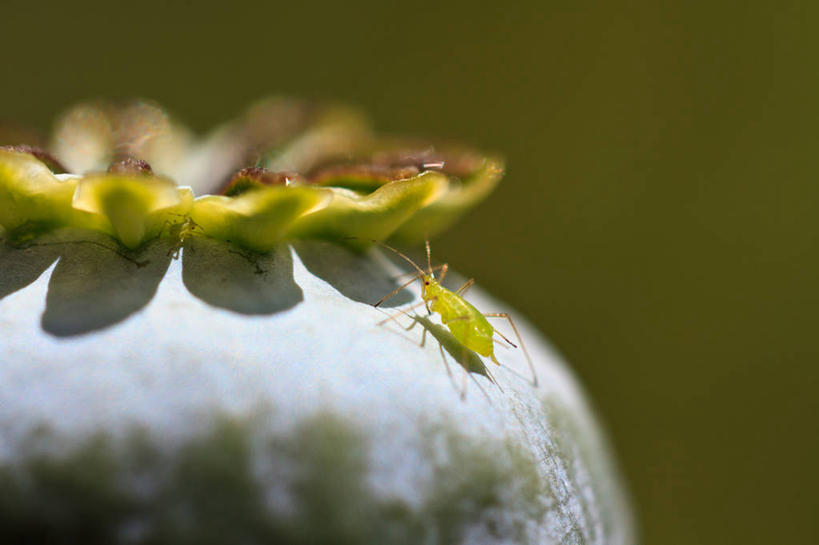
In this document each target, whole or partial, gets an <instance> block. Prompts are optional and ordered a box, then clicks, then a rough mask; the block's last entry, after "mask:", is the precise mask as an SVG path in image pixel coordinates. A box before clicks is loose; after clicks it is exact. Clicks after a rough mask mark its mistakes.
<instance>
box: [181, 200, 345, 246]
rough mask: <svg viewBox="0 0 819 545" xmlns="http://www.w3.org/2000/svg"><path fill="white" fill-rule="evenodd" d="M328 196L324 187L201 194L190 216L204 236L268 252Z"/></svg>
mask: <svg viewBox="0 0 819 545" xmlns="http://www.w3.org/2000/svg"><path fill="white" fill-rule="evenodd" d="M331 199H332V193H331V192H330V190H326V189H320V188H313V187H260V188H258V189H255V190H253V191H248V192H246V193H243V194H242V195H239V196H238V197H225V196H222V195H207V196H204V197H200V198H198V199H196V201H194V204H193V209H192V210H191V219H193V221H195V222H196V223H197V224H198V225H199V226H200V227H201V228H202V232H203V234H204V235H205V236H208V237H211V238H217V239H222V240H229V241H231V242H234V243H236V244H239V245H240V246H243V247H245V248H247V249H249V250H253V251H256V252H268V251H270V250H271V249H273V247H274V246H276V244H278V243H279V242H280V241H282V240H283V239H285V238H286V237H287V236H288V233H289V231H290V229H291V227H292V226H293V224H294V222H297V221H298V220H299V218H302V217H303V216H305V215H312V214H315V213H317V212H316V210H321V209H322V208H324V207H325V206H327V205H328V204H329V203H330V201H331Z"/></svg>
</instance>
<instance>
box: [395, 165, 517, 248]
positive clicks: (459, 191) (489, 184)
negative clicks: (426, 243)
mask: <svg viewBox="0 0 819 545" xmlns="http://www.w3.org/2000/svg"><path fill="white" fill-rule="evenodd" d="M503 173H504V164H503V161H502V160H501V159H499V158H487V159H485V160H484V162H483V165H482V166H481V167H480V168H479V169H478V170H477V171H475V172H474V173H473V174H471V175H470V176H468V177H466V178H465V179H464V180H462V181H460V183H458V182H453V183H451V184H450V186H449V191H447V192H446V193H445V194H444V195H442V196H441V198H439V199H437V200H435V201H433V202H431V203H430V204H429V205H427V206H425V207H424V208H422V209H420V210H418V211H417V212H416V213H415V214H414V215H413V216H412V217H411V218H409V219H408V220H407V221H406V222H405V223H404V224H403V225H401V227H400V228H398V229H397V230H396V231H395V233H393V235H392V239H393V240H395V241H397V242H400V243H403V244H415V243H418V242H423V240H424V237H426V236H429V237H432V236H434V235H436V234H438V233H441V232H443V231H445V230H446V229H448V228H449V227H450V226H451V225H452V224H453V223H455V222H456V221H457V220H458V218H460V217H461V215H462V214H463V213H464V212H466V211H467V210H468V209H470V208H472V207H473V206H475V205H476V204H478V203H479V202H480V201H482V200H483V199H484V198H486V196H487V195H489V193H491V192H492V190H493V189H495V186H497V185H498V182H499V181H500V179H501V178H502V177H503Z"/></svg>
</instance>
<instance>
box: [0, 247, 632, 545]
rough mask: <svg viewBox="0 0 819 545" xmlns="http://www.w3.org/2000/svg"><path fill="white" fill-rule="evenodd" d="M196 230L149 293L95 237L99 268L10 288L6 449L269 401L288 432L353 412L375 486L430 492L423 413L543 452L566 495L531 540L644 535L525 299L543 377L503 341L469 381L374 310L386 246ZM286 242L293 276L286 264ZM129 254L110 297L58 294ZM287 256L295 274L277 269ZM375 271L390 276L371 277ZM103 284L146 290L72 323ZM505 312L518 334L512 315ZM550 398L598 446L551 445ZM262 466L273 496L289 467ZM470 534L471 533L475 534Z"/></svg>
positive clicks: (3, 334)
mask: <svg viewBox="0 0 819 545" xmlns="http://www.w3.org/2000/svg"><path fill="white" fill-rule="evenodd" d="M195 246H196V248H195V250H196V257H194V254H193V253H191V254H189V255H188V256H185V260H184V261H185V268H186V270H185V272H184V274H183V260H182V259H180V260H171V261H170V264H169V267H168V269H167V271H166V272H164V273H163V270H162V266H160V268H159V269H158V272H156V273H155V275H156V280H157V282H158V287H156V292H155V293H153V294H151V293H150V292H151V290H152V289H153V288H152V287H151V286H150V282H149V283H148V284H149V285H148V287H147V288H146V287H145V286H140V287H138V288H133V286H131V285H130V284H129V282H131V281H132V280H130V278H131V276H129V275H135V276H136V275H139V274H142V273H141V272H140V271H138V270H136V269H135V267H134V266H133V265H132V264H131V263H128V262H127V261H125V260H124V259H121V258H119V256H112V255H110V253H109V252H107V251H106V250H99V249H94V248H91V249H88V250H87V251H89V252H90V254H89V255H93V256H97V257H98V258H99V259H101V260H102V261H104V262H103V263H100V264H99V268H95V267H94V265H93V264H91V265H87V264H86V265H84V266H86V267H88V268H87V269H86V270H84V271H82V272H81V273H78V274H73V275H72V273H71V271H70V270H67V269H65V270H64V271H63V272H64V273H66V274H63V275H62V276H63V280H61V284H60V285H59V286H52V287H49V282H50V278H51V276H52V274H53V273H54V272H55V268H59V267H60V266H61V264H55V265H51V266H49V267H48V268H47V269H46V270H45V272H43V273H42V274H40V275H39V277H37V278H36V280H34V281H33V282H31V283H30V284H29V285H27V286H25V287H22V288H20V289H17V290H16V291H13V292H11V293H9V294H8V295H7V296H6V297H5V298H3V299H0V362H2V364H0V462H8V461H13V460H14V459H15V457H16V456H18V455H19V452H20V448H21V445H22V443H23V442H24V441H25V439H26V437H27V435H28V434H30V433H31V432H32V430H34V429H36V428H37V427H38V426H41V425H43V424H47V425H48V426H49V428H50V429H51V430H53V431H54V432H55V433H56V434H57V435H58V436H61V437H64V438H66V441H78V440H81V439H82V438H84V437H88V436H90V435H91V434H94V433H96V432H100V431H104V432H106V433H109V434H111V435H112V436H114V437H116V436H118V435H120V434H122V433H125V432H126V431H127V430H129V429H132V428H133V427H135V426H139V427H142V428H144V429H146V430H148V431H149V432H150V434H151V436H152V437H153V438H154V439H156V440H157V441H158V442H159V443H160V444H162V445H166V446H167V448H169V449H172V448H175V446H177V445H180V444H182V443H183V442H184V441H185V440H186V438H189V437H192V436H195V435H196V434H198V433H202V432H203V431H205V430H206V428H207V427H208V425H209V422H210V421H211V420H210V419H211V416H212V415H216V414H219V415H225V414H227V415H231V416H236V417H243V416H246V415H252V414H254V413H255V412H258V410H259V408H260V407H262V408H265V407H266V408H270V417H269V418H266V419H264V420H263V421H261V422H259V423H258V425H259V426H262V427H269V429H270V431H271V432H276V433H281V432H286V430H288V429H292V427H293V426H296V425H297V424H298V423H299V422H302V421H304V420H305V419H307V418H309V417H310V416H311V415H315V414H317V413H319V412H325V413H328V412H329V413H331V414H334V415H338V416H340V417H342V418H344V419H345V420H346V421H349V422H351V423H353V424H354V425H355V426H356V428H357V429H359V430H361V432H362V434H363V436H364V437H366V438H367V440H368V444H369V445H371V448H370V450H369V453H368V456H369V467H370V470H369V471H370V473H369V479H368V482H369V483H370V485H371V487H372V489H373V491H374V493H376V494H377V495H379V496H383V497H398V498H401V499H403V500H405V501H406V502H408V503H409V504H410V505H416V504H418V503H419V502H421V501H422V500H423V498H422V497H420V494H421V492H419V491H421V490H423V489H424V488H423V486H422V483H425V482H427V481H428V480H429V479H430V478H431V475H430V471H429V465H430V464H429V463H428V460H427V459H426V456H428V451H424V448H423V447H424V445H422V444H421V439H420V437H421V434H420V429H421V428H423V427H429V426H431V425H432V426H434V425H435V424H436V423H442V424H446V425H452V424H454V425H455V427H456V428H457V430H458V432H459V433H461V434H463V435H464V436H465V437H473V438H476V439H479V440H498V441H505V440H513V441H515V442H516V443H518V444H520V445H521V446H522V447H523V449H524V450H525V451H526V452H527V453H528V454H529V455H530V456H531V457H532V459H534V460H536V461H537V469H538V472H539V473H540V474H541V476H542V477H543V478H544V479H546V481H547V482H548V483H550V487H551V489H552V493H553V494H554V496H555V497H556V498H557V504H556V506H555V507H554V508H552V509H550V510H549V512H548V513H547V515H546V517H545V518H544V521H543V523H542V524H541V525H540V526H539V527H538V526H537V525H535V526H533V527H531V528H529V532H530V537H531V538H532V542H535V543H541V542H542V543H551V542H555V541H560V540H561V537H560V536H565V535H568V534H569V530H570V528H571V526H572V525H574V526H575V527H579V528H580V529H581V530H582V533H583V535H584V539H585V540H586V542H589V543H592V542H594V543H606V544H610V545H612V544H613V545H616V544H626V543H631V542H633V539H634V536H633V531H632V527H631V521H630V513H629V507H628V502H627V499H626V497H625V494H624V492H623V489H622V486H621V483H620V481H619V479H618V477H617V472H616V469H615V468H614V467H613V464H612V463H611V459H610V456H609V451H608V448H607V445H606V441H605V438H604V437H603V436H602V434H601V433H600V431H599V428H598V425H597V423H596V422H595V419H594V417H593V415H592V414H591V412H590V410H589V407H588V406H587V404H586V401H585V400H584V395H583V393H582V391H581V390H580V389H579V388H578V386H577V384H576V381H575V380H574V378H573V376H572V374H571V372H570V371H569V370H568V369H567V366H566V365H565V364H564V363H563V362H562V361H561V359H560V358H559V356H558V355H557V354H556V353H555V351H554V350H553V349H551V348H550V347H549V345H548V344H547V342H545V341H544V339H543V337H542V336H541V335H540V334H539V333H538V332H537V331H536V330H535V329H534V328H533V327H531V326H530V325H529V324H527V323H526V322H525V320H523V319H522V318H521V317H520V316H519V315H517V314H515V313H514V312H513V313H512V314H513V316H514V317H515V319H516V323H517V325H518V327H519V329H520V333H521V335H522V337H523V338H524V340H525V342H526V344H527V345H528V348H529V351H530V353H531V355H532V358H533V360H534V362H535V366H536V370H537V378H538V381H539V386H537V387H533V386H532V385H531V384H530V383H529V382H528V379H529V376H530V375H529V370H528V367H527V364H526V360H525V359H524V357H523V354H522V352H521V350H519V349H518V350H516V349H511V348H510V349H503V348H500V347H499V348H497V350H496V353H497V356H498V359H499V360H500V361H501V362H502V363H503V364H504V367H502V368H498V367H497V366H495V365H494V364H493V363H491V362H489V361H488V360H487V368H488V369H489V371H490V372H491V373H492V375H493V376H494V377H495V379H496V380H497V382H498V385H499V386H500V388H499V387H497V386H496V385H494V384H492V383H491V382H490V381H489V380H488V379H487V378H486V377H485V376H480V375H476V374H472V375H471V377H470V378H469V379H467V380H466V382H465V384H466V397H465V399H461V397H460V395H459V391H458V389H459V388H460V387H461V384H462V380H463V378H464V377H465V376H466V375H465V371H464V369H463V368H462V367H461V366H459V365H458V364H457V363H456V362H455V361H454V360H452V358H451V356H450V355H449V354H447V358H448V361H449V364H450V367H451V369H452V372H453V375H454V381H453V380H451V379H450V377H449V375H448V374H447V371H446V367H445V365H444V363H443V361H442V359H441V353H440V351H439V346H438V342H437V341H436V339H435V338H434V337H432V336H431V335H427V340H426V344H425V346H424V347H421V346H420V345H419V344H420V341H421V337H422V332H423V329H422V326H421V325H417V326H416V327H414V328H413V329H411V330H409V331H404V330H403V329H402V327H401V326H402V325H403V326H406V325H408V324H409V323H411V320H410V319H409V318H407V317H406V316H403V315H399V316H398V319H397V321H396V322H388V323H387V324H383V325H380V324H379V322H380V321H382V320H383V319H384V318H385V317H386V316H387V315H395V314H396V312H395V310H391V309H390V308H385V309H384V311H383V312H382V311H379V310H377V309H375V308H373V306H372V305H371V304H370V303H372V301H374V300H377V299H378V297H380V295H383V294H384V293H385V292H384V291H383V290H384V289H385V287H384V286H386V287H389V283H386V284H385V281H384V279H385V278H390V277H391V276H393V275H394V274H396V272H400V271H398V269H397V268H396V266H395V264H394V263H393V261H392V259H391V257H390V258H388V257H387V256H386V255H384V254H383V253H380V252H379V251H373V252H372V253H371V254H370V256H369V257H367V258H353V257H350V256H346V253H345V251H344V250H340V249H338V248H335V247H332V246H331V245H326V244H322V243H310V244H304V245H302V246H301V248H302V249H300V250H298V251H296V250H294V249H293V248H282V249H281V250H279V251H278V252H276V254H275V255H274V257H271V258H268V260H267V261H266V262H257V263H251V260H250V259H249V258H248V257H247V256H242V255H239V254H236V253H228V252H224V251H222V250H221V249H220V248H217V247H215V246H213V245H212V244H210V243H207V242H199V243H197V244H196V245H195ZM80 250H81V249H80ZM80 250H78V251H80ZM302 250H303V251H304V252H309V253H310V254H311V255H312V258H311V259H312V263H313V264H314V267H313V268H314V269H315V268H319V269H322V270H324V271H330V272H329V276H328V275H327V274H325V275H323V276H324V277H325V278H327V277H332V278H331V281H330V282H328V281H326V279H323V278H320V277H319V276H316V275H314V274H313V273H312V272H311V270H310V269H309V268H308V267H306V266H305V262H307V261H308V260H307V259H305V260H302V258H300V253H302ZM0 251H2V250H0ZM13 251H16V250H7V252H13ZM82 251H86V250H82ZM186 251H189V250H186ZM10 255H11V254H9V253H7V254H6V255H5V257H6V258H9V256H10ZM155 255H158V256H164V252H157V253H155ZM334 256H338V257H337V258H336V257H334ZM55 258H56V256H55ZM84 259H89V256H88V255H86V256H85V257H84ZM291 260H292V279H291V278H290V276H289V275H288V274H287V270H288V269H289V268H290V267H291ZM159 261H160V262H162V261H163V260H162V259H159ZM116 262H119V264H118V265H115V267H121V268H122V271H125V272H124V273H123V277H122V278H114V279H113V280H111V282H113V284H114V287H113V288H111V286H108V287H107V288H105V287H103V288H101V292H100V294H99V297H100V298H101V299H100V300H95V296H94V294H93V292H92V293H91V294H90V295H89V298H88V300H87V301H86V302H85V303H82V302H80V303H77V302H76V301H75V302H72V303H70V304H68V305H67V306H65V305H63V307H62V308H63V310H62V311H60V310H59V309H60V302H59V301H58V300H57V297H58V296H59V295H60V293H63V294H65V293H69V294H70V293H71V290H72V289H73V288H74V287H75V286H76V285H79V284H80V283H83V282H86V283H89V282H90V283H93V282H94V281H95V280H94V275H95V274H97V273H99V271H100V270H103V268H104V267H108V268H110V267H111V266H112V265H111V263H116ZM74 263H76V261H75V262H74ZM64 265H65V266H67V267H70V266H71V263H70V262H67V263H66V264H64ZM129 267H130V268H131V269H129ZM333 267H344V268H345V270H336V271H333ZM148 268H150V265H149V266H148ZM233 268H239V269H247V270H246V271H245V272H244V273H243V274H245V276H243V277H242V276H240V277H239V278H235V277H229V276H228V275H229V274H231V271H232V270H233ZM277 268H280V269H283V270H284V274H283V275H280V274H278V273H275V272H274V273H271V271H275V269H277ZM132 269H133V271H135V272H133V271H132V272H130V273H129V272H127V271H129V270H132ZM0 274H3V272H2V271H0ZM183 276H184V278H183ZM379 277H380V283H379V282H377V281H375V280H378V279H379ZM374 279H375V280H374ZM120 284H121V285H120ZM268 284H270V286H269V287H271V289H272V290H273V291H271V292H270V293H267V292H266V291H265V290H266V289H267V288H266V287H267V286H268ZM274 284H275V285H274ZM370 285H372V287H370ZM106 289H111V290H116V289H121V290H125V291H126V292H127V291H128V290H133V289H137V291H138V290H139V289H145V290H147V292H148V293H147V295H146V302H147V304H145V305H143V306H142V307H141V308H137V310H135V311H134V312H132V313H130V315H127V316H125V317H123V319H121V320H120V321H118V322H117V323H111V324H108V323H104V324H103V326H101V327H96V326H95V327H93V328H91V330H90V331H87V332H84V331H80V332H79V333H78V334H75V333H77V332H76V331H73V330H71V331H68V332H66V330H65V329H64V327H65V326H66V324H68V327H69V329H70V328H71V327H74V326H75V325H76V324H73V323H72V320H75V321H79V322H81V321H82V320H84V319H86V318H85V316H84V313H85V312H86V311H87V310H88V309H87V308H85V307H83V305H84V304H87V305H88V306H90V307H92V308H93V306H94V305H101V304H108V303H107V302H106V300H105V298H106V297H107V295H106V294H110V293H113V292H111V291H106ZM409 289H410V290H411V291H413V292H415V295H414V299H413V300H412V301H410V300H409V297H408V296H407V295H406V294H404V295H402V297H403V301H404V302H405V303H406V302H415V301H417V300H418V295H417V286H412V287H411V288H409ZM50 290H52V291H54V292H55V293H49V291H50ZM299 292H301V297H302V298H303V299H302V300H301V301H299V297H300V295H299ZM342 292H346V293H347V295H349V294H353V298H352V299H351V298H350V297H348V296H347V295H345V294H344V293H342ZM282 293H284V295H282ZM195 294H196V295H195ZM0 296H2V294H0ZM47 298H48V304H49V305H53V306H54V307H55V308H57V314H59V312H64V313H68V314H69V316H59V315H57V316H56V317H55V316H54V312H53V311H52V310H49V309H47ZM277 298H283V299H282V300H279V299H277ZM467 298H468V300H469V301H471V302H472V303H473V304H474V305H475V306H476V307H477V308H478V309H480V310H482V311H486V312H498V311H508V310H510V309H509V308H508V307H507V306H505V305H503V304H501V303H500V302H498V301H496V300H494V299H492V298H490V297H489V296H488V295H486V294H485V293H484V292H483V291H482V290H480V289H479V288H477V287H474V288H472V289H471V291H470V292H469V293H468V296H467ZM355 299H358V300H355ZM398 300H399V301H400V300H401V299H400V298H399V299H398ZM206 301H208V302H206ZM231 301H239V302H240V303H239V304H238V306H235V307H233V308H221V307H231V306H232V303H231ZM72 305H74V306H72ZM77 305H78V306H77ZM126 306H127V305H126ZM137 306H138V305H137ZM405 306H406V305H404V307H405ZM422 308H423V307H422ZM88 312H89V313H90V314H94V312H93V311H88ZM71 314H74V315H73V316H72V315H71ZM494 322H495V323H494V325H496V326H497V328H498V330H499V331H502V332H503V333H504V334H505V335H506V336H507V337H508V338H510V339H512V340H514V339H515V337H514V334H513V332H512V331H511V329H510V328H509V327H508V324H507V323H505V322H504V321H502V320H495V321H494ZM545 400H548V401H549V403H551V405H550V406H559V407H561V408H562V410H564V411H565V412H567V413H569V414H571V415H572V418H573V420H574V422H575V423H576V425H577V429H578V430H579V431H578V432H577V433H578V434H579V435H580V437H578V438H577V443H578V444H576V445H569V446H568V447H567V446H565V445H564V446H563V447H562V448H564V449H566V448H568V449H570V450H572V449H574V450H577V449H581V448H585V449H586V451H587V452H591V453H592V454H591V460H592V461H591V462H589V458H588V457H585V458H584V457H582V456H577V457H571V458H567V459H559V458H556V457H554V456H550V453H553V452H554V451H555V444H554V443H555V441H556V440H557V438H556V436H555V431H554V427H553V422H551V421H550V417H549V414H548V413H544V401H545ZM580 443H583V445H581V444H580ZM425 452H427V454H425ZM567 464H571V465H572V466H573V467H567ZM261 466H263V463H260V467H261ZM260 478H262V479H264V477H260ZM592 480H594V483H592ZM267 484H268V485H269V487H270V495H271V497H273V498H274V499H275V496H276V494H277V492H276V490H277V483H275V482H270V483H267ZM272 501H273V500H272ZM274 503H275V501H274ZM468 535H469V534H468V532H467V536H468ZM475 539H476V538H475V536H472V538H469V537H468V541H467V542H479V541H480V540H477V541H476V540H475ZM469 540H471V541H469ZM487 542H489V541H487Z"/></svg>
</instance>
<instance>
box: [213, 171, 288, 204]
mask: <svg viewBox="0 0 819 545" xmlns="http://www.w3.org/2000/svg"><path fill="white" fill-rule="evenodd" d="M293 182H297V183H304V178H303V177H302V176H301V175H299V174H297V173H295V172H289V171H278V172H277V171H272V170H268V169H266V168H263V167H247V168H243V169H241V170H239V171H238V172H236V174H234V175H233V176H231V178H230V180H229V181H228V183H227V184H225V186H224V188H223V189H222V191H221V194H222V195H225V196H228V197H235V196H237V195H241V194H242V193H244V192H245V191H248V190H252V189H258V188H260V187H268V186H282V187H284V186H288V185H290V184H291V183H293Z"/></svg>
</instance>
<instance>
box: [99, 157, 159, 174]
mask: <svg viewBox="0 0 819 545" xmlns="http://www.w3.org/2000/svg"><path fill="white" fill-rule="evenodd" d="M107 172H108V174H125V175H131V176H133V175H136V176H153V174H154V171H153V169H152V168H151V165H149V164H148V161H144V160H142V159H136V158H134V157H126V158H125V159H122V160H120V161H114V162H113V163H111V166H109V167H108V171H107Z"/></svg>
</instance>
